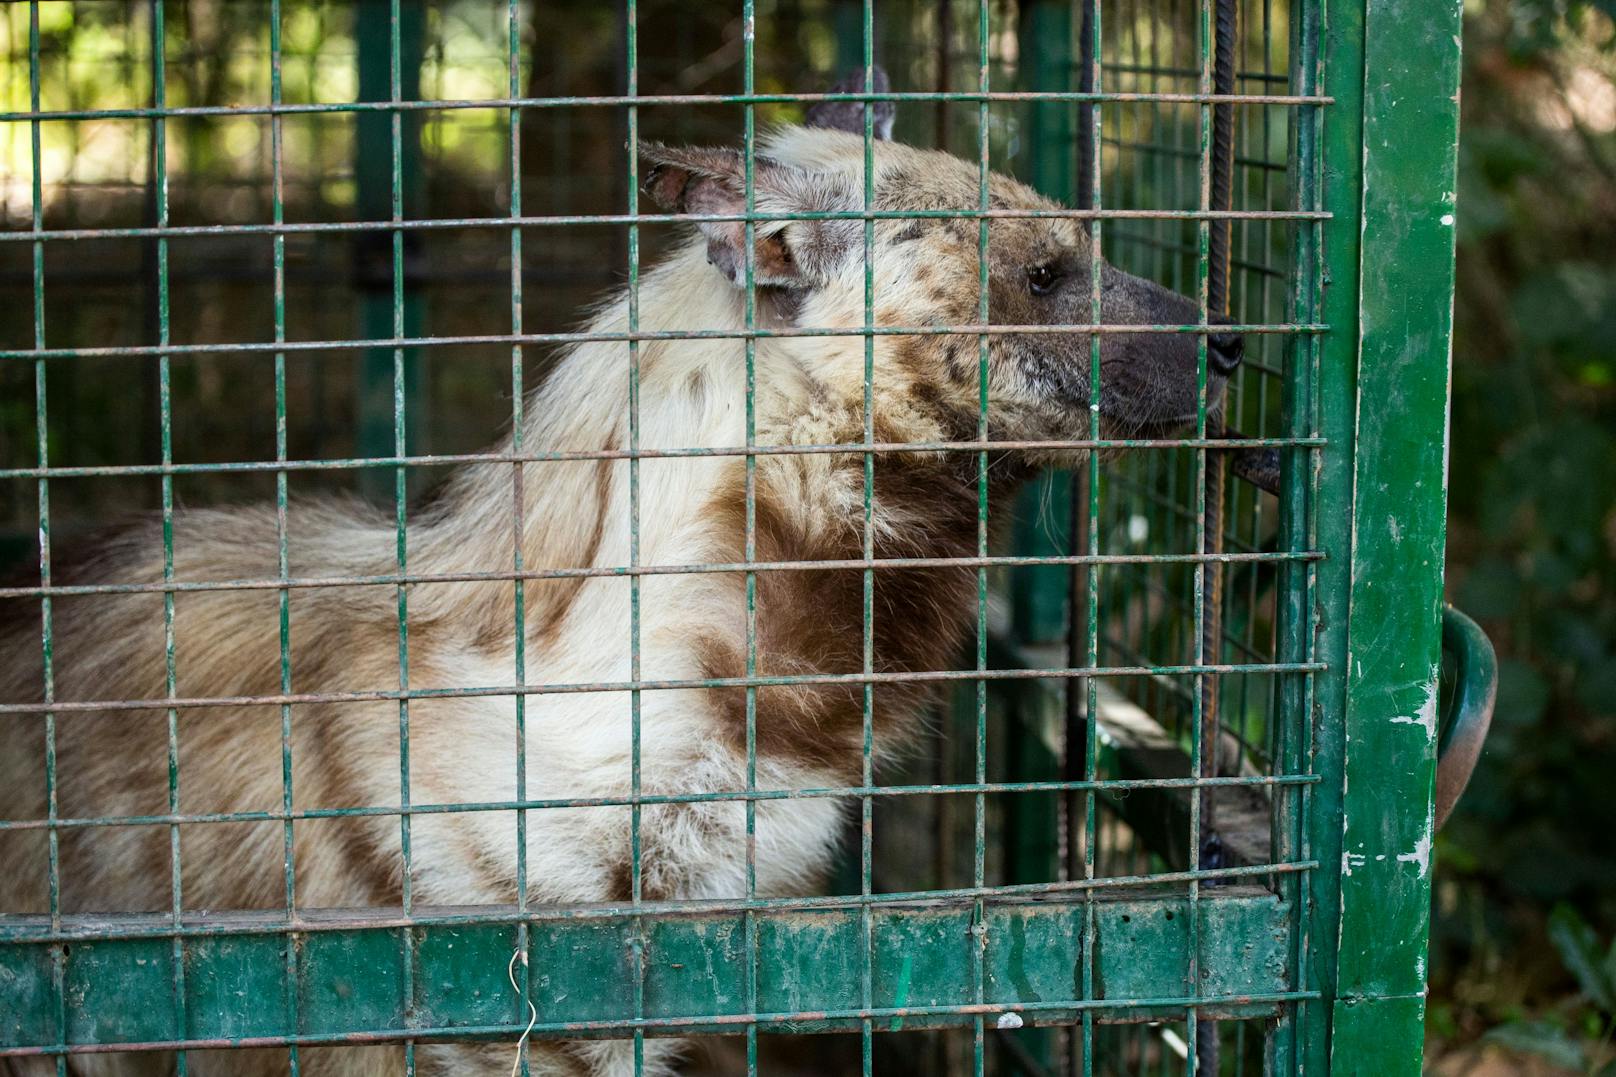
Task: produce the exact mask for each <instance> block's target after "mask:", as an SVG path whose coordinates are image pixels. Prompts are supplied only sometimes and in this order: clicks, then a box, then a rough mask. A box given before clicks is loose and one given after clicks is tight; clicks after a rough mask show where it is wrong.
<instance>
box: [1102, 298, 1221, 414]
mask: <svg viewBox="0 0 1616 1077" xmlns="http://www.w3.org/2000/svg"><path fill="white" fill-rule="evenodd" d="M1104 285H1105V287H1104V290H1103V296H1102V299H1103V306H1104V309H1105V320H1106V321H1108V322H1111V323H1113V324H1117V325H1130V324H1131V325H1140V326H1162V327H1166V326H1193V325H1198V324H1200V322H1201V311H1200V306H1199V304H1197V303H1196V301H1195V300H1193V299H1191V298H1189V297H1188V296H1186V295H1182V294H1180V293H1178V292H1175V291H1173V290H1172V289H1170V288H1165V287H1163V286H1162V285H1160V284H1157V283H1156V282H1155V281H1151V280H1146V279H1144V278H1142V277H1135V276H1133V275H1132V274H1129V273H1124V272H1122V271H1120V270H1117V269H1114V268H1111V267H1107V272H1106V276H1105V278H1104ZM1207 322H1208V324H1209V326H1212V327H1217V326H1225V325H1232V324H1234V323H1233V322H1232V321H1231V320H1230V319H1229V318H1226V317H1223V316H1222V315H1219V314H1215V313H1214V314H1213V315H1212V316H1211V317H1210V318H1208V319H1207ZM1205 339H1206V380H1205V384H1204V387H1203V384H1202V380H1201V374H1200V370H1201V365H1200V364H1201V359H1200V355H1201V348H1200V334H1198V333H1189V332H1172V331H1165V332H1164V331H1162V330H1156V331H1153V332H1145V333H1119V334H1114V335H1112V336H1111V338H1110V339H1109V340H1108V341H1106V342H1105V344H1102V350H1103V351H1106V352H1107V353H1108V357H1109V359H1110V360H1111V362H1110V364H1109V367H1108V372H1107V373H1108V380H1109V381H1110V383H1111V384H1110V386H1109V388H1110V389H1111V390H1112V395H1111V399H1110V405H1109V408H1108V410H1110V411H1111V413H1112V414H1113V415H1114V416H1115V417H1117V418H1120V419H1124V420H1126V421H1129V422H1132V423H1136V424H1142V425H1145V426H1168V427H1171V426H1173V425H1174V424H1180V423H1185V422H1190V421H1193V420H1194V418H1195V416H1196V415H1197V414H1198V412H1199V410H1200V408H1201V407H1202V406H1203V400H1204V406H1205V407H1207V408H1208V409H1211V410H1216V409H1219V408H1221V407H1222V403H1223V398H1224V396H1225V392H1226V388H1227V383H1228V380H1229V378H1231V377H1232V376H1233V375H1234V373H1235V371H1237V370H1238V369H1239V368H1240V362H1241V359H1242V358H1243V357H1244V354H1245V340H1244V338H1243V337H1242V336H1241V335H1240V334H1239V333H1232V332H1228V331H1226V330H1224V331H1220V330H1219V329H1217V328H1211V329H1210V330H1209V331H1208V332H1207V333H1206V338H1205ZM1203 393H1204V394H1205V395H1204V397H1203V395H1202V394H1203ZM1101 407H1102V408H1107V405H1106V403H1105V402H1102V404H1101Z"/></svg>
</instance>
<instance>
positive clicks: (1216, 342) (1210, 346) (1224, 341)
mask: <svg viewBox="0 0 1616 1077" xmlns="http://www.w3.org/2000/svg"><path fill="white" fill-rule="evenodd" d="M1211 321H1212V323H1213V324H1214V325H1219V324H1221V325H1228V324H1229V319H1228V318H1226V317H1224V316H1223V315H1221V314H1214V315H1212V318H1211ZM1245 351H1246V341H1245V338H1244V337H1242V336H1241V335H1240V334H1239V333H1209V334H1208V335H1207V338H1206V362H1207V365H1208V366H1210V367H1211V368H1212V369H1213V370H1214V371H1216V372H1217V373H1219V374H1221V375H1223V376H1224V377H1225V378H1227V377H1229V376H1230V375H1231V374H1233V373H1234V368H1235V367H1237V366H1239V365H1240V357H1241V356H1242V355H1244V354H1245Z"/></svg>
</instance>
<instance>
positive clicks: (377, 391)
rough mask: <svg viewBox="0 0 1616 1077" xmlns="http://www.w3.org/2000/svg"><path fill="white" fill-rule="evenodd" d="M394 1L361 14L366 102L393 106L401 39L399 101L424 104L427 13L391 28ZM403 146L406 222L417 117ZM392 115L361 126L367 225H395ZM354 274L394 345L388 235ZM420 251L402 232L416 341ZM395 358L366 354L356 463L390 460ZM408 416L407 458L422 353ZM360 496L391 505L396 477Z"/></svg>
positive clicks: (412, 5) (412, 211)
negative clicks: (396, 55)
mask: <svg viewBox="0 0 1616 1077" xmlns="http://www.w3.org/2000/svg"><path fill="white" fill-rule="evenodd" d="M392 23H393V19H392V11H391V9H390V6H389V2H388V0H360V2H359V4H358V6H357V8H356V9H355V12H354V38H355V43H356V45H357V53H358V60H357V63H358V66H359V100H361V101H386V100H388V99H389V98H390V97H391V96H392V47H393V36H394V35H395V34H396V35H397V38H398V47H399V76H400V80H399V98H400V99H401V100H404V101H413V100H417V99H419V98H420V96H421V60H422V57H423V55H424V42H425V29H426V10H425V6H424V5H423V4H422V3H421V0H402V2H401V3H400V4H399V5H398V25H397V26H394V25H392ZM401 121H402V132H401V133H402V138H401V140H400V144H399V154H398V160H397V162H396V167H397V168H398V169H399V173H400V174H399V177H398V179H399V182H400V193H401V194H402V197H403V217H404V218H405V219H409V218H411V217H414V216H416V215H417V211H418V209H419V207H420V205H421V137H420V132H421V126H420V116H419V114H418V113H414V112H404V113H403V114H402V115H401ZM392 123H393V116H392V114H391V113H390V112H388V111H385V110H368V111H361V112H359V113H357V114H356V115H355V117H354V129H355V131H354V178H355V181H356V187H357V194H356V200H357V206H356V209H357V211H358V216H359V218H360V219H361V220H366V221H384V220H388V219H389V218H391V217H392V216H393V179H394V177H393V173H392V170H393V168H394V166H395V161H394V160H393V153H392ZM355 243H356V247H355V251H354V274H355V286H356V287H357V288H358V290H359V294H360V298H359V311H360V314H359V316H360V329H359V332H360V333H361V335H362V336H363V338H364V339H366V340H388V339H391V338H392V337H393V335H394V332H393V330H394V323H393V283H394V282H393V256H392V251H393V245H392V236H391V235H389V234H388V233H386V232H363V233H360V234H359V236H358V237H356V240H355ZM419 243H420V234H419V233H418V232H408V231H407V232H405V233H404V252H405V258H404V267H405V275H404V280H403V285H404V288H403V302H404V334H405V336H406V337H412V338H413V337H419V336H421V335H422V333H423V331H424V329H425V325H424V322H423V319H422V316H421V315H422V311H421V300H420V294H419V284H418V282H417V280H416V279H415V276H414V273H413V270H414V268H415V265H416V262H417V255H416V251H417V249H418V247H419ZM393 373H394V371H393V349H392V348H391V347H375V348H367V349H365V353H364V358H363V359H362V361H361V363H360V369H359V382H358V388H357V390H356V392H355V406H356V408H357V414H356V415H355V432H354V442H355V444H354V449H355V453H356V455H359V456H392V455H393V433H394V431H393ZM404 374H405V380H404V385H405V395H404V412H405V421H406V424H407V430H408V435H407V443H408V445H409V448H410V451H412V452H415V451H418V450H419V449H420V445H419V444H418V441H419V439H418V434H419V431H420V430H422V429H423V426H422V422H421V420H422V405H423V404H424V402H425V396H426V394H425V392H424V391H423V387H422V383H421V382H422V370H421V354H420V352H419V351H418V350H417V349H414V348H410V349H406V350H405V352H404ZM358 481H359V486H360V490H361V492H363V493H364V494H365V496H367V497H369V498H370V499H372V500H374V501H378V502H385V501H388V500H390V499H391V498H392V495H393V475H392V474H391V473H389V472H387V471H385V470H383V469H380V468H367V469H364V470H362V471H360V473H359V477H358Z"/></svg>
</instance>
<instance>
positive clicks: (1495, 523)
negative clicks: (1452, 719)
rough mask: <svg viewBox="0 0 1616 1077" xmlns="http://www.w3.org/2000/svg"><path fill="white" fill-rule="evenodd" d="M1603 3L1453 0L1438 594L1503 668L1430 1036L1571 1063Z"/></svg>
mask: <svg viewBox="0 0 1616 1077" xmlns="http://www.w3.org/2000/svg"><path fill="white" fill-rule="evenodd" d="M1613 16H1616V4H1612V3H1610V2H1609V0H1598V2H1593V3H1576V2H1570V3H1568V2H1564V0H1515V2H1513V3H1511V2H1506V0H1470V2H1469V3H1467V4H1466V19H1465V41H1464V51H1465V67H1464V89H1463V98H1462V108H1463V111H1462V118H1463V119H1462V131H1461V138H1460V147H1459V176H1460V180H1459V213H1458V226H1459V253H1458V294H1457V296H1456V298H1455V308H1456V309H1455V314H1456V331H1455V337H1454V356H1453V393H1454V398H1453V443H1452V455H1451V457H1450V472H1451V480H1450V481H1451V485H1450V488H1449V510H1448V529H1449V530H1448V594H1449V597H1450V599H1451V600H1452V601H1453V602H1454V603H1456V604H1457V605H1459V606H1461V607H1462V608H1463V609H1465V610H1466V611H1467V612H1469V613H1471V614H1472V615H1473V616H1475V617H1477V618H1478V619H1480V620H1481V621H1482V622H1483V624H1484V625H1485V626H1486V628H1487V630H1488V632H1489V633H1490V634H1491V636H1492V638H1493V641H1494V643H1495V644H1496V645H1497V647H1498V652H1499V659H1500V666H1501V670H1500V674H1501V675H1500V685H1499V698H1498V709H1497V712H1496V715H1495V717H1494V720H1493V728H1492V733H1491V736H1490V738H1489V741H1488V746H1487V751H1486V753H1485V754H1484V755H1483V757H1482V760H1481V764H1480V766H1479V767H1478V769H1477V772H1476V775H1475V778H1474V780H1473V781H1472V782H1471V785H1470V789H1469V791H1468V793H1467V794H1466V796H1465V799H1464V800H1463V801H1462V802H1461V804H1460V807H1459V810H1458V812H1457V814H1456V815H1455V816H1454V818H1453V820H1452V821H1451V822H1450V823H1449V824H1448V826H1447V828H1446V829H1445V830H1444V831H1443V832H1442V833H1441V835H1439V837H1438V846H1437V848H1438V855H1437V876H1436V888H1435V902H1436V910H1435V912H1436V915H1435V919H1434V922H1433V926H1432V940H1431V990H1432V1002H1431V1007H1430V1017H1429V1030H1430V1033H1431V1036H1432V1038H1433V1046H1435V1047H1436V1048H1437V1049H1436V1050H1435V1051H1433V1052H1432V1054H1433V1055H1434V1056H1439V1055H1440V1053H1441V1051H1442V1049H1443V1048H1444V1047H1446V1046H1449V1045H1452V1044H1463V1043H1467V1042H1469V1041H1472V1040H1474V1039H1476V1038H1477V1037H1478V1036H1482V1035H1483V1034H1484V1033H1487V1032H1488V1030H1489V1029H1491V1030H1493V1031H1492V1032H1491V1033H1490V1035H1491V1038H1492V1039H1494V1040H1504V1041H1507V1042H1510V1043H1514V1044H1516V1045H1519V1046H1525V1047H1530V1048H1532V1049H1533V1053H1534V1054H1535V1056H1536V1057H1538V1058H1540V1059H1547V1060H1548V1061H1550V1062H1552V1063H1554V1064H1555V1065H1557V1066H1559V1067H1561V1068H1564V1069H1568V1070H1571V1071H1574V1072H1587V1073H1600V1072H1603V1073H1607V1074H1608V1073H1616V1065H1613V1064H1612V1061H1611V1060H1612V1059H1613V1058H1616V1049H1613V1045H1612V1032H1613V1029H1612V1020H1613V1009H1616V948H1613V947H1612V945H1611V940H1612V929H1613V927H1616V798H1613V797H1612V792H1613V790H1612V777H1613V776H1616V571H1613V570H1616V24H1613ZM1461 1057H1462V1060H1463V1061H1464V1062H1466V1063H1469V1062H1471V1061H1474V1060H1475V1052H1473V1051H1472V1052H1462V1053H1461ZM1523 1060H1524V1059H1523ZM1452 1072H1462V1068H1461V1067H1460V1066H1459V1065H1458V1060H1457V1059H1456V1060H1455V1062H1454V1068H1453V1070H1452Z"/></svg>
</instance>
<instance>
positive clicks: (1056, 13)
mask: <svg viewBox="0 0 1616 1077" xmlns="http://www.w3.org/2000/svg"><path fill="white" fill-rule="evenodd" d="M1017 29H1018V38H1019V43H1020V55H1021V86H1020V87H1018V88H1019V89H1022V90H1035V91H1039V92H1048V91H1060V92H1063V93H1064V92H1068V91H1070V90H1071V89H1072V88H1073V87H1072V76H1073V73H1074V71H1075V66H1074V60H1075V51H1074V49H1073V43H1074V41H1073V34H1072V8H1071V5H1070V4H1068V3H1066V2H1065V0H1033V2H1031V3H1024V4H1022V5H1021V9H1020V25H1019V26H1018V28H1017ZM1076 119H1077V117H1076V109H1075V108H1074V107H1073V105H1072V104H1071V103H1070V102H1066V101H1034V102H1030V103H1028V104H1027V105H1026V106H1025V111H1024V115H1023V120H1022V139H1021V141H1022V145H1023V146H1024V147H1025V149H1024V151H1023V153H1022V154H1020V155H1018V156H1019V160H1016V159H1012V163H1013V164H1014V165H1015V166H1016V171H1017V172H1018V173H1019V174H1020V176H1021V178H1022V179H1024V180H1026V181H1027V182H1028V183H1030V184H1032V186H1034V187H1036V188H1037V189H1038V190H1039V191H1041V192H1043V193H1044V194H1046V195H1048V196H1049V197H1051V198H1055V199H1058V200H1060V201H1062V202H1064V203H1067V204H1071V199H1072V197H1073V194H1074V190H1075V187H1076V165H1077V161H1076V153H1077V139H1076V131H1075V121H1076ZM1071 486H1072V481H1071V476H1070V475H1069V474H1067V473H1064V472H1063V473H1059V474H1055V473H1046V474H1044V475H1041V476H1039V478H1038V479H1037V481H1035V482H1031V483H1028V484H1027V485H1026V486H1025V487H1024V488H1023V489H1022V491H1021V495H1020V500H1019V502H1018V504H1017V506H1016V530H1015V549H1016V552H1017V553H1021V554H1027V555H1031V556H1038V557H1047V556H1051V555H1057V556H1058V555H1061V554H1065V553H1068V552H1071V551H1068V550H1067V549H1066V548H1065V544H1066V538H1067V536H1068V535H1069V534H1070V533H1071V512H1072V505H1071V498H1070V496H1069V494H1070V490H1071ZM1070 580H1071V570H1070V569H1068V568H1066V567H1065V566H1063V565H1039V566H1037V567H1036V568H1024V569H1020V570H1018V571H1017V572H1016V573H1015V576H1014V577H1013V583H1012V585H1011V603H1012V609H1013V611H1014V617H1015V626H1016V635H1017V637H1018V638H1020V639H1021V640H1023V641H1024V642H1027V643H1053V642H1056V641H1058V640H1060V639H1062V638H1063V636H1064V633H1065V631H1066V607H1067V604H1068V603H1067V598H1068V594H1067V592H1068V591H1069V590H1070Z"/></svg>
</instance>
